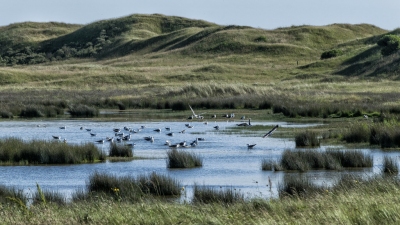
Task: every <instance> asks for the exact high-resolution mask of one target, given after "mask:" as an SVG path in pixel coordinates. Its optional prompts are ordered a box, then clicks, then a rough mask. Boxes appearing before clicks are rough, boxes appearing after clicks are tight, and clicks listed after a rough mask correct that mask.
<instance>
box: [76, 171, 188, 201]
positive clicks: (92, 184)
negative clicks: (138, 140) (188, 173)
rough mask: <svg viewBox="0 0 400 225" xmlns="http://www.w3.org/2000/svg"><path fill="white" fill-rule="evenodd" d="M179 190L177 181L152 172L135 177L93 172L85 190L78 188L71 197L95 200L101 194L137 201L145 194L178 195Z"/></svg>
mask: <svg viewBox="0 0 400 225" xmlns="http://www.w3.org/2000/svg"><path fill="white" fill-rule="evenodd" d="M180 191H181V185H180V183H179V181H177V180H176V179H173V178H171V177H169V176H165V175H159V174H157V173H154V172H153V173H151V174H149V175H139V176H138V177H137V178H134V177H130V176H124V177H117V176H115V175H109V174H106V173H98V172H95V173H94V174H92V175H91V176H90V177H89V183H88V185H87V190H85V191H84V190H78V191H77V192H76V193H75V194H74V195H73V199H74V200H76V201H78V200H90V199H91V200H95V199H96V198H98V197H99V196H103V197H105V198H107V197H109V198H111V199H115V200H123V201H131V202H137V201H139V200H141V199H143V197H146V196H147V197H149V196H178V195H180Z"/></svg>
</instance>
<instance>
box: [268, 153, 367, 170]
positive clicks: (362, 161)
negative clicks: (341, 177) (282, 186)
mask: <svg viewBox="0 0 400 225" xmlns="http://www.w3.org/2000/svg"><path fill="white" fill-rule="evenodd" d="M372 166H373V159H372V156H369V155H367V154H365V153H363V152H361V151H357V150H348V151H344V150H333V149H331V150H327V151H325V152H320V151H317V150H294V151H293V150H288V149H287V150H285V151H284V152H283V154H282V158H281V160H280V162H279V163H278V162H275V161H271V160H263V161H262V168H263V170H267V169H271V170H272V169H274V170H280V169H281V168H282V169H283V170H298V171H302V172H304V171H307V170H310V169H328V170H341V169H343V168H346V167H372Z"/></svg>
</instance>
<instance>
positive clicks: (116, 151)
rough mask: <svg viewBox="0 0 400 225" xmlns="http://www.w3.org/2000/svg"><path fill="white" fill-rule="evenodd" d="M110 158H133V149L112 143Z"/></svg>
mask: <svg viewBox="0 0 400 225" xmlns="http://www.w3.org/2000/svg"><path fill="white" fill-rule="evenodd" d="M108 155H109V156H110V157H133V152H132V148H131V147H129V146H127V145H124V144H117V143H111V144H110V150H109V154H108Z"/></svg>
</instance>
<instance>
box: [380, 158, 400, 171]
mask: <svg viewBox="0 0 400 225" xmlns="http://www.w3.org/2000/svg"><path fill="white" fill-rule="evenodd" d="M383 172H384V173H388V174H397V173H398V172H399V166H398V164H397V161H396V159H393V158H391V157H389V156H384V157H383Z"/></svg>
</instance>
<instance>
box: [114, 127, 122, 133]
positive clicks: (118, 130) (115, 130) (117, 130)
mask: <svg viewBox="0 0 400 225" xmlns="http://www.w3.org/2000/svg"><path fill="white" fill-rule="evenodd" d="M113 131H114V132H116V133H118V132H120V131H121V129H119V128H114V129H113Z"/></svg>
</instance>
